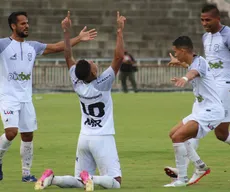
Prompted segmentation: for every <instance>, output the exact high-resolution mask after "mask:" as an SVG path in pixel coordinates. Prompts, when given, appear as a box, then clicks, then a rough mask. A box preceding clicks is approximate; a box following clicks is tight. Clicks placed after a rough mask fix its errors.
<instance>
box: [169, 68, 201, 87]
mask: <svg viewBox="0 0 230 192" xmlns="http://www.w3.org/2000/svg"><path fill="white" fill-rule="evenodd" d="M198 76H200V74H199V72H198V71H197V70H191V71H189V72H188V73H187V74H186V75H185V76H184V77H181V78H178V77H174V78H172V79H171V81H172V82H174V83H175V86H176V87H184V86H185V85H186V84H187V82H189V81H191V80H193V79H194V78H196V77H198Z"/></svg>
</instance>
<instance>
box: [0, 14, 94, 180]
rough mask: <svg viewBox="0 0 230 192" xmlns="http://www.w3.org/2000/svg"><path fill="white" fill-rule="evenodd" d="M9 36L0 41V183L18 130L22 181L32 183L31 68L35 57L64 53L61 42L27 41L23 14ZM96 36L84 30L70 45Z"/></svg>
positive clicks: (13, 23)
mask: <svg viewBox="0 0 230 192" xmlns="http://www.w3.org/2000/svg"><path fill="white" fill-rule="evenodd" d="M8 22H9V27H10V29H11V30H12V35H11V36H10V37H7V38H3V39H0V71H1V76H0V113H1V117H2V122H3V125H4V128H5V133H4V134H3V135H2V136H1V137H0V180H2V179H3V172H2V159H3V156H4V154H5V152H6V151H7V150H8V148H9V147H10V145H11V143H12V141H13V139H14V138H15V137H16V135H17V133H18V131H19V132H20V134H21V147H20V154H21V158H22V181H23V182H35V181H37V179H36V178H35V177H34V176H33V175H31V173H30V168H31V166H32V159H33V132H34V131H35V130H36V129H37V121H36V114H35V110H34V106H33V103H32V69H33V66H34V60H35V58H36V56H37V55H46V54H49V53H56V52H60V51H63V50H64V42H63V41H62V42H58V43H55V44H43V43H39V42H37V41H26V40H25V38H26V37H28V35H29V23H28V18H27V13H26V12H13V13H12V14H11V15H10V16H9V18H8ZM95 36H96V32H95V30H90V31H86V30H85V29H83V30H82V31H81V33H80V34H79V35H78V36H77V37H75V38H73V39H71V43H70V44H71V46H74V45H76V44H77V43H79V42H80V41H88V40H92V39H94V37H95Z"/></svg>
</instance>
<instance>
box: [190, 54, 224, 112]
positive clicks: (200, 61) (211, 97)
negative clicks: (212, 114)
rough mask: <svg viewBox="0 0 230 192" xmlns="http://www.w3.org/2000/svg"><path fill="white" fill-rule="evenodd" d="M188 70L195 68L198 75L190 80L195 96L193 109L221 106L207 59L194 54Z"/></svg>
mask: <svg viewBox="0 0 230 192" xmlns="http://www.w3.org/2000/svg"><path fill="white" fill-rule="evenodd" d="M188 70H189V71H190V70H196V71H197V72H198V73H199V75H200V76H199V77H196V78H195V79H193V80H191V81H190V83H191V84H192V86H193V94H194V95H195V97H196V100H195V103H194V106H193V110H194V111H196V110H199V109H204V108H206V109H207V110H208V109H213V108H219V107H220V106H222V102H221V99H220V97H219V95H218V92H217V87H216V83H215V79H214V76H213V74H212V71H211V69H210V67H209V65H208V63H207V61H206V60H205V59H204V58H203V57H200V56H195V57H194V59H193V62H192V64H191V65H190V66H189V67H188Z"/></svg>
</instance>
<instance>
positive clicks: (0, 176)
mask: <svg viewBox="0 0 230 192" xmlns="http://www.w3.org/2000/svg"><path fill="white" fill-rule="evenodd" d="M1 180H3V172H2V164H0V181H1Z"/></svg>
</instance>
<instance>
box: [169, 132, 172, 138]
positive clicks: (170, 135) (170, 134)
mask: <svg viewBox="0 0 230 192" xmlns="http://www.w3.org/2000/svg"><path fill="white" fill-rule="evenodd" d="M172 136H173V132H172V131H170V132H169V137H170V139H172Z"/></svg>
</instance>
